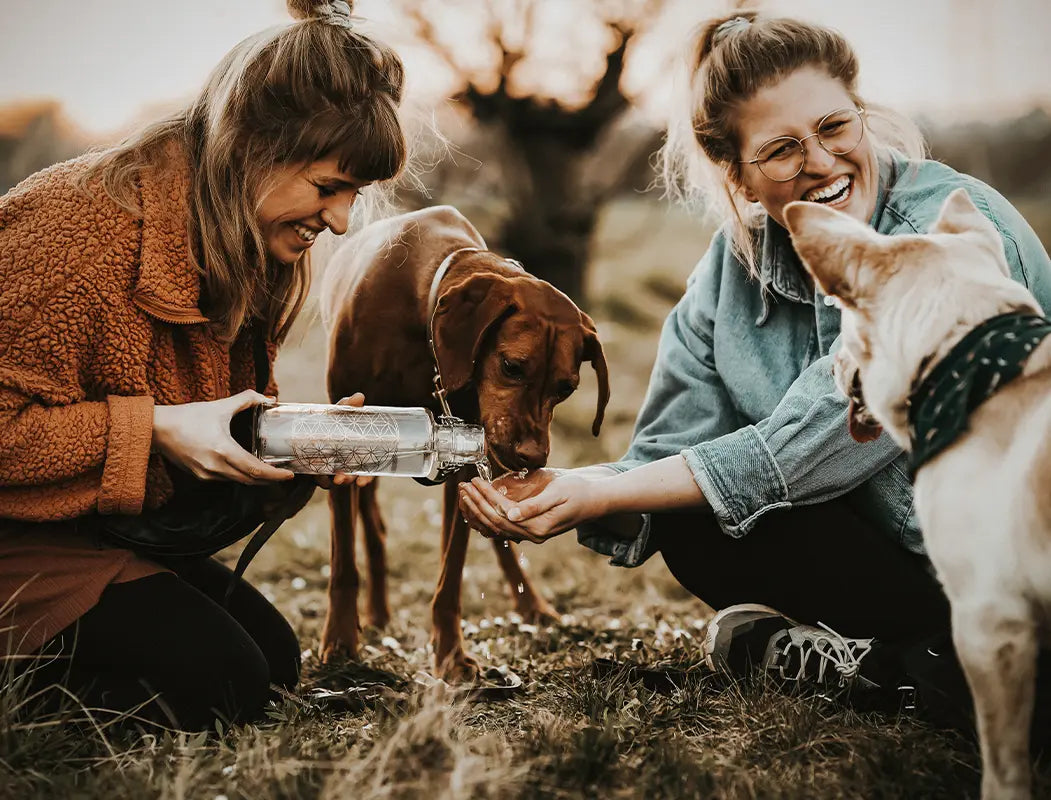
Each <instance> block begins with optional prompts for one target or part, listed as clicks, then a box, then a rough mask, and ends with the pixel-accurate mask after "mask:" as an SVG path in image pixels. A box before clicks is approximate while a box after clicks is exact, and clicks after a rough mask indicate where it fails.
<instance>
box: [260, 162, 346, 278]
mask: <svg viewBox="0 0 1051 800" xmlns="http://www.w3.org/2000/svg"><path fill="white" fill-rule="evenodd" d="M364 186H365V184H364V183H362V182H360V181H358V180H357V179H356V178H354V176H353V175H348V174H347V173H345V172H341V171H340V169H339V163H338V160H337V159H335V158H326V159H321V160H319V161H313V162H311V163H309V164H306V165H302V164H297V165H284V166H278V167H277V168H276V169H275V170H274V172H273V174H272V176H271V178H270V181H269V182H268V183H267V185H266V188H265V190H264V192H263V196H262V198H261V200H260V203H259V211H258V213H259V227H260V229H261V230H262V233H263V241H264V242H265V243H266V249H267V251H268V252H269V253H270V255H271V256H273V257H274V258H275V259H277V260H278V261H280V262H281V263H283V264H293V263H295V262H296V260H297V259H298V258H299V257H300V256H301V255H303V253H305V252H306V251H307V250H308V249H309V248H310V246H311V245H312V244H313V243H314V240H315V239H316V238H317V235H318V234H319V233H321V231H323V230H325V229H326V228H328V229H329V230H331V231H332V232H333V233H335V234H343V233H346V231H347V220H348V218H349V217H350V209H351V207H352V206H353V205H354V201H355V200H356V199H357V196H358V193H359V192H360V191H361V190H362V189H363V188H364Z"/></svg>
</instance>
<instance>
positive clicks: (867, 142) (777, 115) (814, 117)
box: [735, 67, 879, 227]
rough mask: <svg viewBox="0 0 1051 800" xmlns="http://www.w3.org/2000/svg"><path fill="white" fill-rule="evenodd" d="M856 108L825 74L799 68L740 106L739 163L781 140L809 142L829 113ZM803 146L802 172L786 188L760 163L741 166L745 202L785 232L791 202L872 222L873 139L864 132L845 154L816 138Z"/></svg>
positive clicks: (840, 86) (875, 178)
mask: <svg viewBox="0 0 1051 800" xmlns="http://www.w3.org/2000/svg"><path fill="white" fill-rule="evenodd" d="M854 106H855V103H854V99H853V98H852V97H851V95H850V92H848V91H847V88H846V87H845V86H844V85H843V84H842V83H840V82H839V81H838V80H836V79H835V78H832V77H830V76H829V75H828V73H827V72H825V71H823V70H821V69H818V68H815V67H803V68H801V69H798V70H796V71H795V72H792V73H790V74H789V75H788V76H787V77H785V78H783V79H782V80H780V81H778V82H777V83H775V84H772V85H770V86H767V87H765V88H763V89H760V90H759V91H758V92H756V94H755V95H753V96H752V97H751V98H750V99H749V100H748V101H746V102H745V103H742V104H741V105H740V106H739V107H738V109H737V112H736V116H735V122H736V129H737V135H738V142H739V153H740V158H741V159H742V160H748V159H751V158H754V157H755V154H756V152H757V151H758V150H759V148H760V147H762V146H763V145H764V144H766V143H767V142H769V141H771V140H772V139H775V138H777V137H779V136H792V137H795V138H796V139H803V138H804V137H808V136H810V135H811V134H812V133H814V132H815V131H816V130H817V126H818V123H819V122H821V120H822V119H823V118H824V117H825V116H826V115H827V114H829V113H830V112H832V111H836V110H839V109H844V108H848V109H849V108H854ZM805 146H806V161H805V163H804V165H803V169H802V171H800V173H799V174H798V175H796V176H795V177H794V178H793V179H792V180H789V181H784V182H783V183H779V182H777V181H773V180H771V179H770V178H768V177H766V176H765V175H763V173H762V172H761V171H760V170H759V167H758V166H757V165H756V164H742V165H741V173H740V179H739V186H740V189H741V191H742V193H743V194H744V196H745V198H746V199H747V200H748V201H749V202H751V203H759V204H761V205H762V206H763V208H764V209H766V212H767V213H768V214H769V215H770V217H771V218H772V219H773V220H774V221H775V222H777V223H778V224H779V225H781V226H782V227H785V221H784V207H785V204H787V203H790V202H792V201H793V200H807V201H810V202H814V203H822V204H824V205H827V206H829V207H830V208H835V209H836V210H838V211H843V212H845V213H847V214H849V215H850V216H851V217H853V218H854V219H856V220H858V221H859V222H864V223H868V221H869V219H870V218H871V217H872V212H873V211H874V210H875V208H876V192H877V188H878V181H879V166H878V164H877V161H876V151H875V150H874V149H873V147H872V141H871V137H870V136H869V135H868V134H867V133H866V134H865V136H863V137H862V139H861V142H860V143H859V144H858V146H857V147H855V148H854V149H853V150H851V151H850V152H849V153H846V154H845V155H832V154H831V153H829V152H827V151H826V150H824V149H823V148H822V147H821V146H820V145H819V144H818V142H817V137H812V138H808V139H806V141H805Z"/></svg>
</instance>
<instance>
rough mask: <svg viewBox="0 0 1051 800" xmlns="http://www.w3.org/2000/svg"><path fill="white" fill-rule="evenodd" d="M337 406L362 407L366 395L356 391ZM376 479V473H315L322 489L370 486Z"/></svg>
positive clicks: (315, 478)
mask: <svg viewBox="0 0 1051 800" xmlns="http://www.w3.org/2000/svg"><path fill="white" fill-rule="evenodd" d="M336 405H337V406H354V407H355V408H361V407H362V406H363V405H365V395H363V394H362V393H361V392H355V393H354V394H352V395H351V396H350V397H344V398H343V399H342V400H339V401H337V402H336ZM373 480H375V476H374V475H348V474H347V473H344V472H341V473H339V474H338V475H315V476H314V482H315V483H316V484H317V485H318V486H320V487H321V488H322V489H331V488H332V487H333V486H368V485H369V484H370V483H372V481H373Z"/></svg>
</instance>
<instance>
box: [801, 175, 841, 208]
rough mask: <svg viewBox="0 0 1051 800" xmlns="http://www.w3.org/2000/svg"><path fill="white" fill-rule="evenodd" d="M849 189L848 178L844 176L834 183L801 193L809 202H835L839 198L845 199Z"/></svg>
mask: <svg viewBox="0 0 1051 800" xmlns="http://www.w3.org/2000/svg"><path fill="white" fill-rule="evenodd" d="M849 190H850V178H849V177H847V176H844V177H842V178H840V179H839V180H837V181H836V182H835V183H832V184H829V185H828V186H825V187H823V188H821V189H813V190H812V191H809V192H807V193H806V194H805V195H803V199H804V200H807V201H808V202H811V203H835V202H837V201H839V200H845V199H846V197H847V193H848V191H849Z"/></svg>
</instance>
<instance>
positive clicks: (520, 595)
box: [493, 539, 561, 624]
mask: <svg viewBox="0 0 1051 800" xmlns="http://www.w3.org/2000/svg"><path fill="white" fill-rule="evenodd" d="M493 549H494V550H496V560H497V561H498V562H500V569H501V570H502V571H503V573H504V577H505V578H506V579H507V585H508V586H509V587H510V589H511V598H512V599H513V600H514V602H515V611H517V612H518V613H519V614H521V615H522V619H524V620H525V621H526V622H530V623H533V624H537V623H541V622H557V621H558V620H559V619H561V617H560V616H559V613H558V612H557V611H555V607H554V606H552V605H551V604H550V603H549V602H547V600H545V599H544V596H543V595H541V594H540V593H539V592H538V591H537V590H536V589H535V588H533V584H532V583H530V581H529V578H527V577H526V574H525V571H524V570H523V569H522V564H521V562H520V560H519V558H518V551H517V549H516V548H515V546H514V545H513V544H511V542H509V541H508V540H507V539H493Z"/></svg>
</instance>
